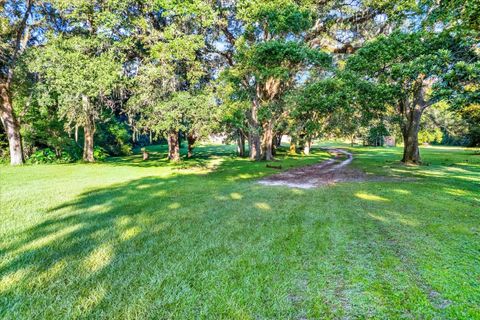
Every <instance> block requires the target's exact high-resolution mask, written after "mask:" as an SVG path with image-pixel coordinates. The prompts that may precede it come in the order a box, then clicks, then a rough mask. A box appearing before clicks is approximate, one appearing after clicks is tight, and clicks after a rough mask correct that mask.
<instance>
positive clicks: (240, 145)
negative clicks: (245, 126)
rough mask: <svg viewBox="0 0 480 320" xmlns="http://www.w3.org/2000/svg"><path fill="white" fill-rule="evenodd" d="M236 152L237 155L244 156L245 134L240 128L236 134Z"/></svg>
mask: <svg viewBox="0 0 480 320" xmlns="http://www.w3.org/2000/svg"><path fill="white" fill-rule="evenodd" d="M237 153H238V156H239V157H245V135H244V134H243V131H242V130H238V134H237Z"/></svg>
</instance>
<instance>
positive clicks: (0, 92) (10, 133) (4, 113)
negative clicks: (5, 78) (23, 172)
mask: <svg viewBox="0 0 480 320" xmlns="http://www.w3.org/2000/svg"><path fill="white" fill-rule="evenodd" d="M0 118H1V120H2V124H3V127H4V128H5V133H6V134H7V138H8V146H9V148H10V164H11V165H21V164H23V163H24V161H25V159H24V158H23V146H22V136H21V135H20V125H19V123H18V120H17V118H16V117H15V114H14V112H13V106H12V99H11V97H10V93H9V90H8V87H7V85H6V84H3V83H2V84H0Z"/></svg>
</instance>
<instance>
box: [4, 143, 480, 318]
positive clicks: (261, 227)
mask: <svg viewBox="0 0 480 320" xmlns="http://www.w3.org/2000/svg"><path fill="white" fill-rule="evenodd" d="M233 150H234V149H233V147H214V146H211V147H200V148H198V150H197V156H198V157H197V158H196V159H193V160H188V161H185V162H184V163H182V164H179V165H172V164H169V163H167V162H166V161H165V160H164V159H163V156H164V151H165V150H164V149H163V148H158V147H155V148H152V149H151V151H152V160H150V161H148V162H142V161H141V156H140V155H135V156H131V157H123V158H112V159H110V160H108V161H107V162H106V163H98V164H93V165H87V164H71V165H38V166H24V167H18V168H11V167H7V166H2V167H0V170H1V173H0V175H1V176H0V186H1V198H0V202H1V213H0V317H1V318H5V319H59V318H118V319H134V318H138V319H146V318H151V319H165V318H176V319H193V318H203V319H214V318H225V319H319V318H320V319H323V318H345V319H353V318H380V319H387V318H389V319H395V318H407V319H447V318H448V319H452V318H459V319H475V318H477V319H480V155H478V154H477V155H474V150H472V149H469V150H465V149H462V148H444V147H430V148H423V149H422V155H423V159H424V161H426V163H427V164H428V165H425V166H421V167H405V166H403V165H401V164H400V163H399V162H398V160H399V159H400V158H401V149H400V148H389V149H386V148H353V149H352V151H353V152H354V153H355V157H356V159H355V160H354V161H353V163H352V165H353V166H355V167H358V168H362V169H363V170H365V171H366V172H367V173H370V174H381V175H385V176H394V177H400V178H402V179H403V178H405V179H403V180H402V179H398V178H395V179H390V181H388V180H386V181H381V182H378V181H377V182H363V183H343V184H337V185H335V186H330V187H321V188H318V189H309V190H300V189H290V188H287V187H267V186H262V185H259V184H257V183H255V180H256V179H258V178H259V177H261V176H265V175H267V174H271V173H274V172H277V171H276V170H275V169H268V168H266V167H265V163H264V162H262V163H251V162H250V161H248V160H246V159H238V158H235V157H234V156H233ZM327 157H328V155H327V154H326V153H324V152H322V151H319V150H317V151H316V152H315V153H314V154H312V155H311V156H308V157H302V156H298V157H280V161H279V162H278V163H279V164H282V166H283V168H288V167H292V166H300V165H305V164H310V163H315V162H318V161H321V160H323V159H325V158H327Z"/></svg>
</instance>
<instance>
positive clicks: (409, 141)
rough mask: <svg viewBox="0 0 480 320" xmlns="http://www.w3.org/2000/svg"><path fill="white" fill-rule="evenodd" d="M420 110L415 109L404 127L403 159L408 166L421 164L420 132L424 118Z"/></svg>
mask: <svg viewBox="0 0 480 320" xmlns="http://www.w3.org/2000/svg"><path fill="white" fill-rule="evenodd" d="M422 112H423V110H421V109H420V108H415V109H414V110H412V112H410V114H409V116H408V117H406V121H405V123H404V124H403V126H402V134H403V144H404V146H403V159H402V162H404V163H406V164H421V162H422V161H421V159H420V150H419V148H418V131H419V130H420V118H421V117H422Z"/></svg>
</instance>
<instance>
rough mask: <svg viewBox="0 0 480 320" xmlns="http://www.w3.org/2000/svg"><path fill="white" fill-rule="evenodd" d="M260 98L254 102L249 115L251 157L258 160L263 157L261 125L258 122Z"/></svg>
mask: <svg viewBox="0 0 480 320" xmlns="http://www.w3.org/2000/svg"><path fill="white" fill-rule="evenodd" d="M258 107H259V102H258V99H254V100H253V102H252V109H251V112H250V115H249V119H248V122H249V126H250V130H249V131H250V132H249V139H248V140H249V142H250V145H249V147H250V159H251V160H255V161H258V160H260V159H261V143H260V126H259V123H258Z"/></svg>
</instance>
